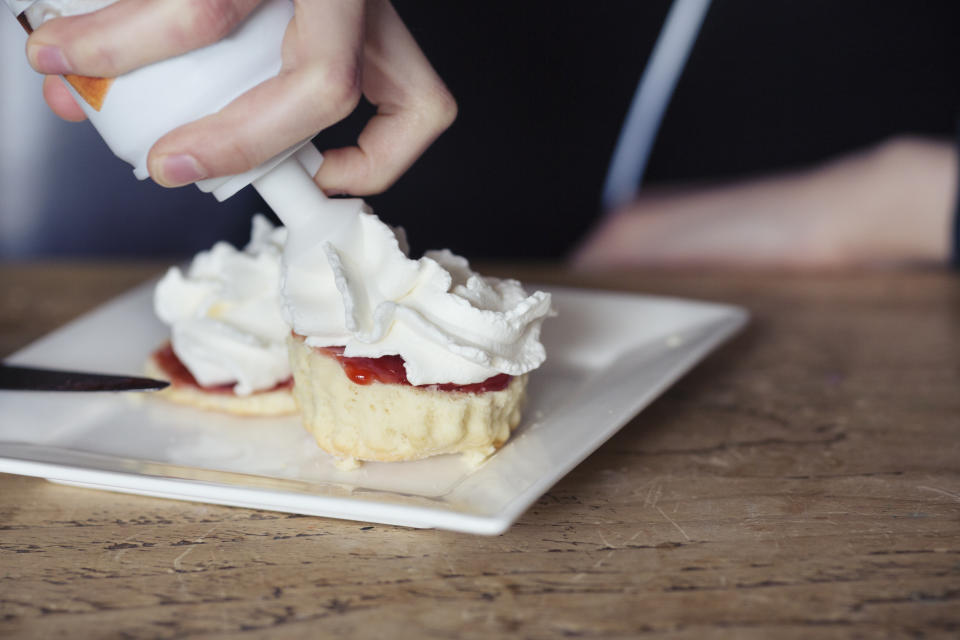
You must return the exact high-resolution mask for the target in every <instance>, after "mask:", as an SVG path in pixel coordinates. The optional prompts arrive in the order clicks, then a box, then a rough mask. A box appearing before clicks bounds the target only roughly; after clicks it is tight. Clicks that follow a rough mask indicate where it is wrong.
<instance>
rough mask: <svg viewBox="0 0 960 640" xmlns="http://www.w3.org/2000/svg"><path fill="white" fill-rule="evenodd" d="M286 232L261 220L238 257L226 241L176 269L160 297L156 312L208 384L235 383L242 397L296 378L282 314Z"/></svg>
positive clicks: (157, 295) (182, 355) (188, 364)
mask: <svg viewBox="0 0 960 640" xmlns="http://www.w3.org/2000/svg"><path fill="white" fill-rule="evenodd" d="M286 234H287V232H286V229H284V228H282V227H281V228H274V227H273V225H271V224H270V223H269V222H268V221H267V219H266V218H264V217H263V216H255V217H254V219H253V225H252V230H251V234H250V236H251V237H250V242H249V244H247V246H246V247H245V248H244V249H243V250H242V251H238V250H237V249H235V248H234V247H233V246H231V245H230V244H228V243H226V242H218V243H217V244H216V245H214V246H213V248H211V249H210V250H209V251H203V252H201V253H199V254H197V256H196V257H195V258H194V259H193V262H192V263H191V264H190V267H189V269H187V272H186V273H185V274H184V273H183V272H182V271H181V270H180V269H179V268H177V267H172V268H171V269H170V270H169V271H167V273H166V275H165V276H164V277H163V279H161V280H160V282H159V283H158V284H157V287H156V289H155V291H154V309H155V311H156V314H157V316H159V318H160V319H161V320H163V322H165V323H166V324H168V325H170V329H171V343H172V345H173V351H174V353H176V354H177V357H178V358H179V359H180V361H181V362H183V364H184V366H186V367H187V369H189V371H190V373H191V374H193V376H194V378H196V379H197V382H199V383H200V385H202V386H217V385H224V384H233V385H234V387H233V390H234V392H235V393H236V394H238V395H248V394H250V393H253V392H254V391H260V390H264V389H271V388H273V387H274V386H276V385H277V384H278V383H280V382H283V381H285V380H287V379H288V378H289V377H290V364H289V361H288V357H287V348H286V338H287V336H288V335H289V334H290V327H289V326H288V325H287V323H286V322H285V321H284V319H283V316H282V314H281V302H280V292H279V285H280V262H281V253H282V247H283V244H284V241H285V239H286Z"/></svg>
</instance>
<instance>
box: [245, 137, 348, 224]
mask: <svg viewBox="0 0 960 640" xmlns="http://www.w3.org/2000/svg"><path fill="white" fill-rule="evenodd" d="M307 146H308V147H310V148H313V145H307ZM305 148H306V147H305ZM253 187H254V189H256V190H257V192H259V193H260V195H261V196H263V199H264V200H266V201H267V204H268V205H270V208H271V209H273V212H274V213H276V214H277V216H278V217H279V218H280V220H281V221H282V222H283V224H284V225H286V227H287V228H289V229H296V228H297V227H303V226H305V225H307V224H310V223H315V222H317V221H318V218H320V217H323V216H324V215H328V212H329V209H330V207H329V206H328V203H329V200H328V199H327V196H326V195H325V194H324V193H323V191H322V190H321V189H320V187H318V186H317V183H315V182H314V181H313V176H312V175H311V174H309V173H308V172H307V169H306V168H305V167H304V166H303V164H301V162H300V160H299V158H298V157H297V156H296V155H293V156H290V157H289V158H287V159H286V160H284V161H283V162H281V163H280V164H278V165H277V166H276V167H274V168H273V169H271V170H270V171H268V172H267V173H265V174H264V175H262V176H261V177H259V178H257V179H256V180H254V182H253ZM330 222H333V220H330Z"/></svg>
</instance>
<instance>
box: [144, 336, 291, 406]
mask: <svg viewBox="0 0 960 640" xmlns="http://www.w3.org/2000/svg"><path fill="white" fill-rule="evenodd" d="M153 361H154V362H155V363H156V364H157V366H158V367H160V370H161V371H163V373H164V375H166V376H167V378H169V379H170V384H172V385H174V386H175V387H196V388H197V389H201V390H202V391H205V392H207V393H229V394H232V393H233V384H234V383H232V382H231V383H229V384H218V385H214V386H210V387H204V386H202V385H201V384H200V383H199V382H197V379H196V378H194V377H193V374H192V373H190V370H189V369H187V368H186V367H185V366H184V365H183V363H182V362H181V361H180V358H178V357H177V354H176V353H174V352H173V345H171V344H170V343H169V342H168V343H166V344H165V345H163V346H162V347H160V348H159V349H157V350H156V351H154V352H153ZM292 387H293V378H287V379H286V380H284V381H282V382H279V383H278V384H276V385H274V386H273V387H272V388H270V389H261V390H260V391H257V392H255V393H265V392H268V391H278V390H280V389H290V388H292Z"/></svg>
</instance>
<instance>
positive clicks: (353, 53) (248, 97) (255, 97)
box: [148, 0, 364, 186]
mask: <svg viewBox="0 0 960 640" xmlns="http://www.w3.org/2000/svg"><path fill="white" fill-rule="evenodd" d="M302 4H303V5H306V6H307V8H306V9H302V8H301V6H302V5H301V4H297V13H296V15H295V17H294V19H293V20H292V21H291V23H290V26H289V27H288V29H287V34H286V36H285V38H284V64H283V69H281V72H280V74H279V75H277V76H276V77H274V78H271V79H270V80H267V81H266V82H264V83H262V84H260V85H258V86H256V87H254V88H253V89H251V90H250V91H248V92H246V93H245V94H243V95H242V96H240V97H239V98H237V99H236V100H234V101H233V102H231V103H230V104H229V105H227V106H226V107H224V108H223V109H222V110H221V111H219V112H218V113H215V114H212V115H209V116H207V117H205V118H201V119H200V120H197V121H195V122H192V123H189V124H187V125H184V126H182V127H180V128H178V129H176V130H174V131H172V132H170V133H169V134H167V135H165V136H164V137H163V138H161V139H160V140H159V141H157V143H156V144H155V145H154V147H153V149H151V151H150V156H149V158H148V166H149V168H150V175H151V176H152V177H153V178H154V180H155V181H157V182H158V183H160V184H161V185H164V186H179V185H181V184H186V183H188V182H193V181H195V180H198V179H203V178H212V177H216V176H222V175H231V174H236V173H242V172H244V171H247V170H249V169H251V168H253V167H255V166H257V165H259V164H261V163H263V162H264V161H266V160H268V159H270V158H271V157H273V156H275V155H276V154H278V153H280V152H281V151H283V150H284V149H287V148H289V147H290V146H292V145H294V144H296V143H298V142H301V141H303V140H306V139H308V138H311V137H313V136H314V135H315V134H316V133H317V132H318V131H320V130H322V129H324V128H326V127H328V126H330V125H331V124H334V123H335V122H338V121H340V120H342V119H343V118H345V117H346V116H347V115H349V114H350V113H351V112H352V111H353V109H354V108H355V107H356V105H357V103H358V102H359V99H360V79H359V68H360V67H359V64H360V63H359V58H360V53H359V52H360V51H362V46H363V22H364V17H363V3H362V2H355V1H353V0H323V1H321V0H310V1H309V2H304V3H302Z"/></svg>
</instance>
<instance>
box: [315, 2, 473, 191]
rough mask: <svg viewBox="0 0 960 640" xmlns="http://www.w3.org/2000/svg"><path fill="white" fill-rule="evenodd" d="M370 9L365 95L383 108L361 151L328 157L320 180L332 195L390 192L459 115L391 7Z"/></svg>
mask: <svg viewBox="0 0 960 640" xmlns="http://www.w3.org/2000/svg"><path fill="white" fill-rule="evenodd" d="M367 4H368V10H367V26H366V46H365V49H364V65H363V93H364V95H365V96H366V97H367V99H368V100H370V102H371V103H373V104H374V105H376V106H377V115H375V116H374V117H373V118H372V119H371V120H370V122H368V123H367V126H366V127H365V128H364V130H363V131H362V132H361V133H360V136H359V138H358V140H357V146H355V147H346V148H342V149H332V150H327V151H325V152H324V163H323V165H322V166H321V167H320V171H319V172H318V173H317V175H316V176H314V180H315V181H316V182H317V184H318V185H319V186H320V187H321V188H323V189H324V190H325V191H328V192H329V193H350V194H353V195H370V194H374V193H380V192H381V191H383V190H385V189H386V188H387V187H389V186H390V185H391V184H393V183H394V182H395V181H396V180H397V179H398V178H399V177H400V176H401V175H403V173H404V172H405V171H406V170H407V169H409V168H410V166H411V165H412V164H413V163H414V162H415V161H416V159H417V158H419V157H420V156H421V155H422V154H423V152H424V151H425V150H426V149H427V147H429V146H430V145H431V144H432V143H433V141H434V140H436V139H437V137H438V136H439V135H440V134H441V133H443V132H444V131H445V130H446V129H447V128H448V127H449V126H450V125H451V124H452V123H453V121H454V119H455V118H456V115H457V104H456V101H455V100H454V99H453V96H452V95H450V92H449V91H448V90H447V88H446V86H445V85H444V84H443V81H442V80H441V79H440V77H439V76H438V75H437V73H436V71H434V70H433V67H432V66H431V65H430V63H429V61H428V60H427V58H426V56H424V54H423V52H422V51H421V50H420V47H419V46H418V45H417V43H416V41H415V40H414V39H413V36H412V35H411V34H410V32H409V31H408V30H407V28H406V26H405V25H404V24H403V21H402V20H401V19H400V16H398V15H397V13H396V11H395V10H394V9H393V7H392V6H391V5H390V3H389V2H387V1H386V0H371V1H370V2H368V3H367Z"/></svg>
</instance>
